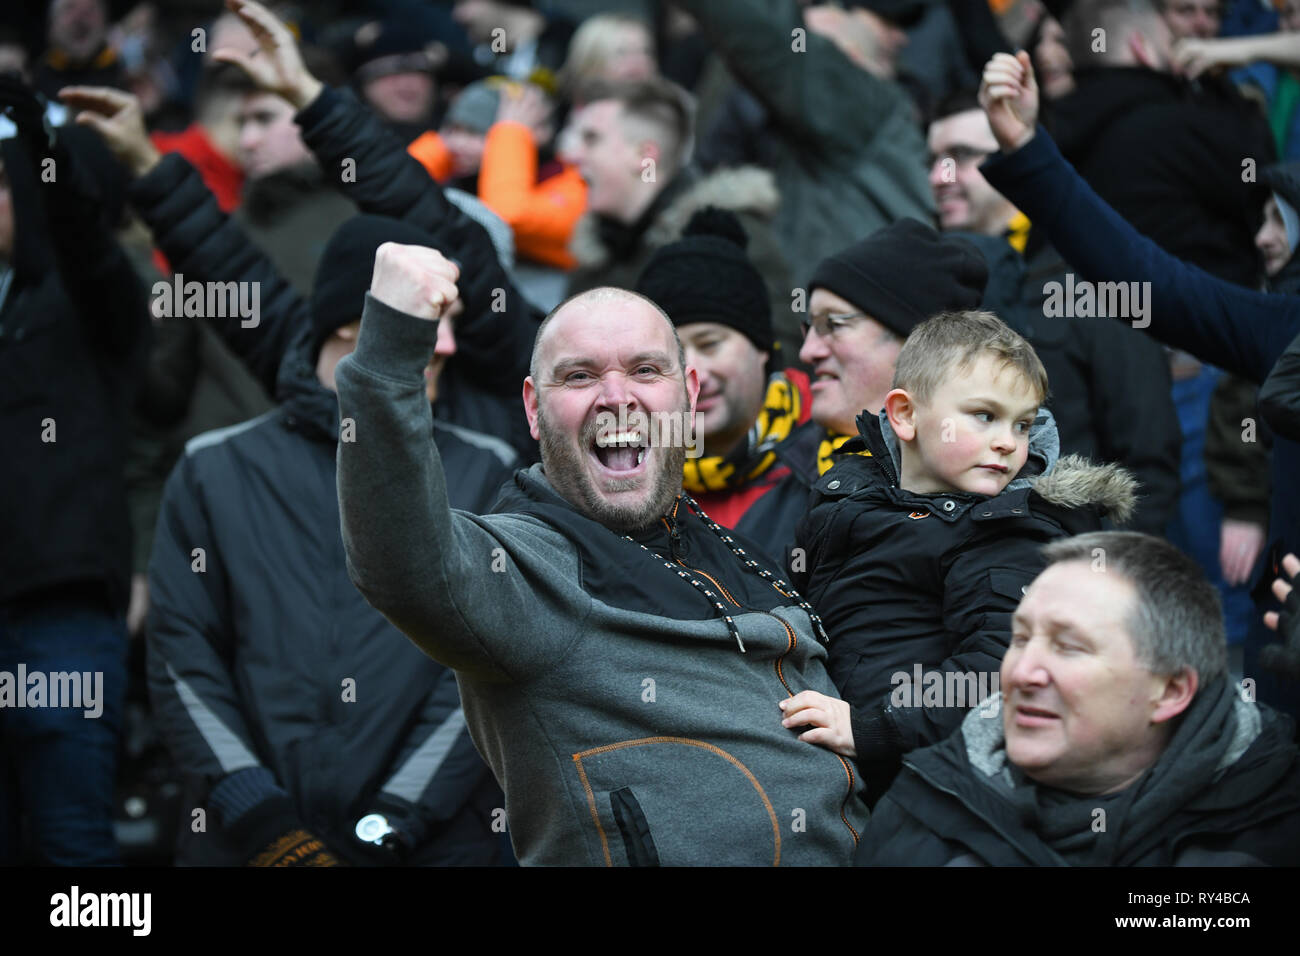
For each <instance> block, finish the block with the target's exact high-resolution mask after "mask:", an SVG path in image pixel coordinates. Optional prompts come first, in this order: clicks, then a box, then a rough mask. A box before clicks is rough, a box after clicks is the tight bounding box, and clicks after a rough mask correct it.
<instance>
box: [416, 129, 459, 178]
mask: <svg viewBox="0 0 1300 956" xmlns="http://www.w3.org/2000/svg"><path fill="white" fill-rule="evenodd" d="M406 151H407V152H408V153H410V154H411V155H412V156H414V157H415V158H416V159H418V160H419V161H420V165H421V166H423V167H424V168H425V170H426V171H427V172H428V173H429V175H430V176H432V177H433V180H434V182H438V183H445V182H446V181H447V180H449V179H451V170H452V165H453V161H452V156H451V150H449V149H448V148H447V144H446V143H444V142H443V141H442V137H441V136H439V135H438V134H437V133H435V132H434V131H433V130H429V131H428V132H427V133H421V134H420V135H419V136H417V137H416V138H415V139H414V140H412V141H411V145H409V146H407V147H406Z"/></svg>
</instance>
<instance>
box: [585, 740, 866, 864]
mask: <svg viewBox="0 0 1300 956" xmlns="http://www.w3.org/2000/svg"><path fill="white" fill-rule="evenodd" d="M645 744H684V745H685V746H688V747H699V748H700V749H701V750H707V751H709V752H710V753H715V754H717V755H718V756H719V757H722V758H723V759H724V760H726V761H728V762H729V763H731V764H732V765H733V766H735V767H736V769H738V770H739V771H740V772H741V773H743V774H744V775H745V777H746V779H747V780H749V783H750V786H752V787H753V788H754V790H756V791H757V792H758V795H759V797H760V798H761V799H762V801H763V808H764V809H765V810H766V811H767V816H768V818H769V819H770V820H771V821H772V840H773V842H774V844H775V846H776V852H775V855H774V856H773V858H772V865H773V866H780V865H781V824H780V823H779V822H778V821H777V819H776V810H774V809H773V808H772V801H771V800H769V799H768V796H767V791H766V790H764V789H763V785H762V784H761V783H759V782H758V778H757V777H755V776H754V774H753V772H752V771H751V770H750V769H749V768H748V767H746V766H745V765H744V764H743V763H741V762H740V761H739V760H737V759H736V758H735V757H733V756H732V755H731V754H729V753H727V752H726V751H725V750H723V749H722V748H721V747H717V746H715V745H713V744H710V743H706V742H705V741H703V740H695V739H693V738H691V737H642V738H640V739H639V740H624V741H622V742H621V743H617V744H606V745H605V746H603V747H595V748H593V749H591V750H583V751H581V752H580V753H576V754H574V755H573V762H574V763H575V764H576V765H577V767H578V773H579V774H580V775H581V777H582V786H583V789H585V790H586V792H587V802H588V803H589V804H590V805H591V815H592V817H593V818H594V819H595V821H596V830H597V832H598V833H599V834H600V845H601V847H602V848H604V851H605V865H606V866H613V865H614V864H613V863H612V862H610V856H609V845H608V844H607V843H606V841H605V831H604V829H603V828H602V827H601V825H600V816H599V814H598V813H597V811H596V798H595V796H594V795H593V794H592V792H591V784H589V783H588V782H587V774H586V773H585V772H584V771H583V769H582V758H583V757H594V756H597V755H599V754H605V753H610V752H611V751H614V750H622V749H624V748H626V747H640V746H643V745H645ZM842 812H843V811H841V813H842ZM849 829H852V827H850V828H849ZM854 836H855V837H856V833H855V834H854Z"/></svg>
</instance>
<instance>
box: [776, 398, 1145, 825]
mask: <svg viewBox="0 0 1300 956" xmlns="http://www.w3.org/2000/svg"><path fill="white" fill-rule="evenodd" d="M858 429H859V438H857V439H854V440H853V441H850V442H847V443H846V444H845V445H843V446H842V447H841V449H840V457H839V458H838V460H837V461H836V463H835V465H834V466H833V467H832V468H831V469H830V470H829V471H828V472H826V474H824V475H822V477H821V479H820V480H819V481H818V483H817V484H816V486H814V497H813V499H812V503H811V505H810V507H809V510H808V516H807V517H806V518H805V519H804V521H803V523H802V524H801V525H800V527H799V531H798V536H797V543H798V544H799V546H801V547H803V548H805V549H806V550H807V555H808V572H807V575H806V579H804V578H800V579H797V580H796V582H795V585H796V587H800V589H801V590H802V591H803V593H804V595H805V597H806V598H807V599H808V600H809V601H810V602H811V603H812V605H813V607H815V608H816V609H817V612H818V613H819V614H820V615H821V617H822V620H823V622H824V623H825V625H826V630H827V632H828V633H829V635H830V643H829V645H828V660H827V666H828V669H829V670H830V675H831V680H832V681H834V682H835V686H836V687H838V688H839V690H840V692H841V693H842V694H843V695H844V699H845V700H847V701H848V702H849V703H850V704H852V705H853V736H854V742H855V745H856V749H857V752H858V763H859V766H860V767H861V768H862V771H863V776H864V777H865V778H866V779H867V786H868V794H867V797H868V800H869V801H872V802H874V800H875V799H877V798H878V797H879V796H880V793H881V792H882V784H883V783H885V782H887V781H888V780H890V779H892V777H893V774H894V773H895V772H896V771H897V768H898V758H899V756H900V755H901V754H903V753H905V752H907V751H910V750H914V749H916V748H917V747H922V746H925V745H927V744H931V743H935V742H936V741H939V740H942V739H943V738H944V737H946V736H947V735H948V734H949V733H951V732H952V731H953V730H954V729H955V728H956V727H957V725H958V724H959V723H960V722H961V720H962V717H963V716H964V715H965V713H966V710H967V708H969V707H971V706H974V705H975V704H976V703H978V702H979V699H980V698H981V697H982V696H984V695H985V694H987V693H988V692H989V691H990V690H996V687H994V686H993V675H995V674H996V673H997V672H998V671H999V670H1000V668H1001V665H1002V657H1003V655H1004V654H1005V653H1006V649H1007V645H1008V644H1009V643H1010V640H1011V624H1010V621H1011V613H1012V612H1013V611H1014V610H1015V609H1016V606H1017V605H1018V604H1019V603H1020V598H1021V595H1022V594H1023V593H1024V589H1025V588H1026V587H1027V586H1028V585H1029V583H1030V582H1031V581H1033V579H1034V578H1035V577H1036V576H1037V575H1038V572H1039V571H1040V570H1041V569H1042V564H1043V562H1042V558H1041V557H1040V556H1039V549H1040V548H1041V546H1042V545H1043V544H1046V543H1047V542H1049V541H1052V540H1054V539H1056V538H1062V537H1066V536H1069V535H1072V534H1079V533H1082V532H1085V531H1095V530H1098V529H1099V528H1100V527H1101V514H1102V513H1109V514H1111V515H1113V516H1114V517H1115V518H1116V519H1117V520H1124V519H1126V518H1127V517H1128V516H1129V514H1130V513H1131V511H1132V507H1133V484H1134V482H1133V479H1132V477H1131V476H1129V475H1128V474H1127V473H1126V472H1124V471H1123V470H1122V469H1120V468H1119V467H1118V466H1115V465H1106V466H1096V465H1090V464H1088V463H1087V462H1085V461H1084V460H1082V459H1080V458H1075V457H1071V458H1065V459H1062V460H1060V461H1057V451H1058V448H1057V435H1056V427H1055V425H1054V424H1053V422H1052V418H1051V415H1050V414H1049V413H1047V412H1045V411H1040V413H1039V416H1038V419H1037V420H1036V421H1035V423H1034V426H1033V428H1032V429H1031V431H1030V446H1029V447H1030V455H1029V460H1028V462H1027V463H1026V465H1025V467H1024V468H1023V469H1022V470H1021V473H1020V477H1017V478H1016V479H1015V480H1013V481H1012V482H1011V484H1010V485H1008V486H1007V489H1006V490H1005V491H1003V492H1002V494H1000V495H997V496H995V497H992V498H989V497H987V496H984V495H972V494H960V493H958V494H913V493H911V492H908V491H905V490H903V489H902V488H900V487H899V485H898V474H899V458H898V444H897V439H896V437H895V436H894V433H893V430H892V428H889V425H888V422H887V420H886V421H883V422H882V419H881V418H879V417H874V418H873V417H867V416H866V415H862V416H859V418H858ZM885 429H888V432H887V433H885ZM863 449H865V450H866V451H868V452H870V454H869V455H855V454H851V452H852V451H855V450H856V451H860V450H863ZM846 452H849V453H846ZM918 668H919V671H920V673H921V674H922V675H926V674H929V673H930V672H938V673H937V677H926V676H923V677H922V678H921V683H920V686H917V678H916V675H917V672H918ZM900 675H901V676H900ZM949 675H951V676H949ZM958 675H971V676H972V677H973V678H974V681H975V683H974V685H973V686H972V685H971V684H970V678H969V677H965V676H963V677H962V678H961V682H962V687H963V688H964V689H963V690H962V694H961V700H962V701H964V703H962V702H954V700H943V701H942V702H941V703H936V702H935V701H933V699H932V698H931V697H930V696H924V697H923V691H924V690H925V688H926V687H927V686H931V685H932V682H933V681H934V680H936V679H941V680H943V681H944V686H945V687H953V688H954V689H955V688H956V686H957V684H956V681H957V678H958ZM873 782H874V783H875V789H874V791H873V790H872V789H871V788H872V783H873Z"/></svg>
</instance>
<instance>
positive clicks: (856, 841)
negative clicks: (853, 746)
mask: <svg viewBox="0 0 1300 956" xmlns="http://www.w3.org/2000/svg"><path fill="white" fill-rule="evenodd" d="M835 756H836V757H839V760H840V763H842V764H843V765H844V772H845V773H847V774H848V775H849V792H848V794H847V795H846V796H845V797H844V802H843V803H841V804H840V819H841V820H843V821H844V825H845V826H846V827H848V828H849V832H850V833H852V834H853V845H854V846H857V845H858V844H859V843H860V842H861V838H860V837H859V836H858V831H857V830H855V829H853V824H852V823H849V818H848V817H847V816H845V814H844V808H845V807H846V806H847V805H848V802H849V801H850V800H851V799H853V768H852V767H850V766H849V762H848V761H847V760H845V759H844V758H843V757H840V755H839V754H836V755H835Z"/></svg>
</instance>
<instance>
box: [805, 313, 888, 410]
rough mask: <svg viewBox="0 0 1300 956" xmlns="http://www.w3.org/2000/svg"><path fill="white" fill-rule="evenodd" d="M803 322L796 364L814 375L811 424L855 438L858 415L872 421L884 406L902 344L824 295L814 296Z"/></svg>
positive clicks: (872, 321)
mask: <svg viewBox="0 0 1300 956" xmlns="http://www.w3.org/2000/svg"><path fill="white" fill-rule="evenodd" d="M808 317H809V320H810V323H811V327H810V328H809V330H808V333H807V334H806V335H805V336H804V340H803V348H802V349H800V350H799V358H800V359H802V360H803V361H804V362H805V363H806V364H808V365H810V366H812V370H813V384H812V389H811V391H812V403H813V405H812V417H813V421H815V422H816V423H817V424H818V425H821V426H822V427H823V428H825V429H827V430H829V431H832V432H836V433H838V434H840V435H856V434H857V433H858V426H857V417H858V415H859V414H861V413H862V412H864V411H865V412H866V413H867V414H868V415H874V414H875V413H876V412H878V411H879V410H880V408H881V407H882V406H883V405H884V404H885V396H886V395H887V394H889V389H890V387H891V386H892V384H893V381H894V366H895V365H896V364H898V353H899V352H900V351H901V350H902V348H903V340H902V339H901V338H899V337H898V336H896V335H894V334H893V333H892V332H891V331H890V330H889V329H887V328H885V326H883V325H881V324H880V323H879V322H877V321H876V320H875V319H873V318H871V316H869V315H863V314H862V310H861V309H859V308H858V307H857V306H856V305H854V304H853V303H852V302H849V301H848V300H847V299H843V298H841V297H840V296H838V295H836V294H835V293H833V292H831V291H830V290H829V289H823V288H817V289H814V290H813V294H812V295H811V296H809V297H808Z"/></svg>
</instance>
